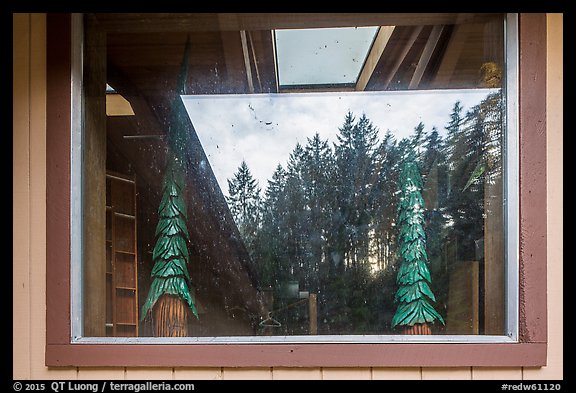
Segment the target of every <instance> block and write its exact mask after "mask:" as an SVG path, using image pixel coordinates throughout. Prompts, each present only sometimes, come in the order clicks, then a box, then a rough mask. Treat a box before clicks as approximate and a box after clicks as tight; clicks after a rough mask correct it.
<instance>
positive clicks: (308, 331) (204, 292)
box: [81, 13, 507, 340]
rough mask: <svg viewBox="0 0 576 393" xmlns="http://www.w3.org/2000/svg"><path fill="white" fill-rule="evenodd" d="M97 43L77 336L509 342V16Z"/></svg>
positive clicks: (158, 19) (182, 17)
mask: <svg viewBox="0 0 576 393" xmlns="http://www.w3.org/2000/svg"><path fill="white" fill-rule="evenodd" d="M344 15H348V14H344ZM84 37H85V39H84V58H83V64H84V69H83V86H84V118H83V127H82V130H83V131H82V132H83V133H84V150H83V151H84V153H83V195H82V201H83V212H84V213H83V216H82V225H83V255H84V258H83V266H82V272H83V273H82V281H83V286H82V288H83V289H82V294H81V295H82V331H83V336H85V337H99V336H106V337H116V336H129V337H153V336H157V337H162V336H168V337H229V336H244V337H245V336H255V337H266V336H278V337H283V336H305V337H310V336H327V335H330V336H336V335H337V336H341V335H345V336H349V335H352V336H361V335H362V336H366V335H415V334H417V335H430V334H432V335H504V334H505V333H506V318H507V317H506V298H505V293H506V288H505V279H506V274H505V272H506V261H505V259H506V258H505V255H506V252H505V251H506V247H505V238H506V237H505V227H504V224H505V220H504V217H505V209H506V206H505V205H504V201H505V197H504V192H503V190H504V189H505V187H504V183H505V181H504V170H505V168H504V162H505V160H504V157H505V150H504V147H505V143H504V138H505V135H506V128H505V119H506V116H504V114H505V113H506V108H505V105H504V103H505V102H506V100H505V97H506V90H505V88H504V87H505V80H506V64H505V53H504V16H503V15H500V14H448V15H446V14H440V15H435V14H425V15H421V14H413V15H412V17H411V18H399V17H396V20H395V19H393V17H391V16H387V15H386V14H382V15H380V16H378V15H373V14H370V15H368V14H358V15H356V16H355V17H353V19H348V16H343V15H339V14H334V15H325V14H322V15H313V16H310V15H309V14H306V15H301V17H299V18H293V17H290V16H289V15H284V14H258V15H255V14H129V13H127V14H86V15H85V18H84ZM333 339H335V340H337V338H333Z"/></svg>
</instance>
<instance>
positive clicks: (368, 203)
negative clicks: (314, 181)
mask: <svg viewBox="0 0 576 393" xmlns="http://www.w3.org/2000/svg"><path fill="white" fill-rule="evenodd" d="M354 121H355V118H354V116H353V114H352V113H351V112H348V113H347V114H346V117H345V119H344V124H343V125H342V127H340V128H339V134H338V135H337V139H338V144H336V145H335V157H336V167H337V169H338V172H337V179H336V185H337V191H338V211H337V214H338V218H339V220H340V221H339V222H337V224H338V225H339V226H340V228H338V231H339V232H341V233H340V235H339V237H340V241H342V245H341V247H342V250H341V252H342V257H344V258H345V262H346V266H347V267H352V268H355V267H357V266H359V265H360V264H363V263H367V260H368V255H369V244H370V241H369V239H370V236H369V233H370V229H371V221H372V217H373V213H374V212H373V196H374V194H373V193H372V188H373V186H374V184H376V181H377V178H378V173H377V170H376V158H377V155H378V149H377V145H378V129H377V128H376V127H375V126H374V125H373V124H372V122H371V121H370V120H369V119H368V118H367V117H366V115H365V114H363V115H362V116H361V117H360V118H359V119H358V121H357V122H354Z"/></svg>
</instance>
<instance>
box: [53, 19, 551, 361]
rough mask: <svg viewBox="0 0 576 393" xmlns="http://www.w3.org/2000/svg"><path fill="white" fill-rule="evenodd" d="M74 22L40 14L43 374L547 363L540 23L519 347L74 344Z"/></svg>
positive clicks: (527, 95)
mask: <svg viewBox="0 0 576 393" xmlns="http://www.w3.org/2000/svg"><path fill="white" fill-rule="evenodd" d="M71 20H72V19H71V15H70V14H48V16H47V108H46V110H47V113H46V149H47V152H46V155H47V158H46V176H47V179H46V226H47V228H46V229H47V231H46V237H47V239H46V242H47V244H46V287H47V291H46V352H45V363H46V365H47V366H66V367H69V366H79V367H81V366H111V367H114V366H118V367H120V366H122V367H132V366H147V367H152V366H154V367H184V366H187V367H194V366H202V367H458V366H460V367H462V366H478V367H482V366H486V367H518V366H527V367H537V366H544V365H546V355H547V304H546V302H547V297H546V291H547V287H546V286H547V284H546V269H547V261H546V248H547V240H546V237H547V232H546V219H547V210H546V94H545V92H546V62H547V59H546V15H545V14H520V15H519V18H518V25H519V34H518V39H519V48H518V49H519V69H518V74H519V89H518V90H519V110H518V112H519V113H518V114H519V117H518V124H519V144H518V149H519V209H518V210H519V217H518V225H519V249H518V254H519V261H518V262H519V266H518V268H519V282H518V301H519V304H518V306H519V307H518V310H519V312H518V341H517V342H513V343H448V342H442V343H419V342H418V343H415V342H405V343H404V342H395V343H377V344H375V343H273V344H269V343H255V344H244V343H242V344H241V343H238V344H225V345H222V344H198V343H194V344H161V343H155V344H144V343H121V344H85V343H84V344H83V343H73V342H72V337H71V312H70V310H71V277H70V264H71V251H70V245H71V230H70V228H71V225H70V218H71V215H70V211H71V209H70V203H71V187H70V184H71V181H70V180H71V173H70V162H71V159H70V156H71V155H70V152H71V150H70V149H71V142H70V141H71V130H72V120H71V114H72V113H71V102H72V89H71V80H72V75H71V74H72V67H71V64H72V56H71V49H72V41H71V29H72V28H71V25H72V22H71ZM423 354H425V356H423Z"/></svg>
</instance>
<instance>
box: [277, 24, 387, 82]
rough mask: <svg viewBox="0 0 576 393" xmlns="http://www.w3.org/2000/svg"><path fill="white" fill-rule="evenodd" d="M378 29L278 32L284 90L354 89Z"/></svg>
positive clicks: (279, 58)
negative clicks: (350, 87) (344, 86)
mask: <svg viewBox="0 0 576 393" xmlns="http://www.w3.org/2000/svg"><path fill="white" fill-rule="evenodd" d="M377 31H378V27H343V28H324V29H300V30H276V31H275V44H276V57H277V58H276V60H277V67H278V83H279V86H280V88H296V87H320V86H331V85H339V86H342V85H353V84H355V83H356V81H357V79H358V75H359V73H360V71H361V70H362V66H363V64H364V61H365V59H366V56H367V55H368V52H369V51H370V48H371V46H372V42H373V41H374V37H375V36H376V33H377Z"/></svg>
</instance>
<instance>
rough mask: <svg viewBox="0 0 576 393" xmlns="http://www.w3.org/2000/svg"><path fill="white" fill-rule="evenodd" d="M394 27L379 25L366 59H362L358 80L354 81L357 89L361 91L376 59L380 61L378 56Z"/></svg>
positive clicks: (370, 74) (373, 68) (372, 70)
mask: <svg viewBox="0 0 576 393" xmlns="http://www.w3.org/2000/svg"><path fill="white" fill-rule="evenodd" d="M394 29H395V26H381V27H380V28H379V29H378V33H376V37H375V38H374V42H373V43H372V47H371V48H370V52H369V53H368V56H366V60H365V61H364V65H363V66H362V70H361V71H360V74H359V76H358V80H357V81H356V90H357V91H363V90H364V89H365V88H366V85H367V84H368V81H369V80H370V78H371V77H372V74H373V73H374V70H375V69H376V65H377V64H378V61H380V57H381V56H382V53H383V52H384V49H385V48H386V45H388V42H389V41H390V37H391V36H392V33H393V32H394Z"/></svg>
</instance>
